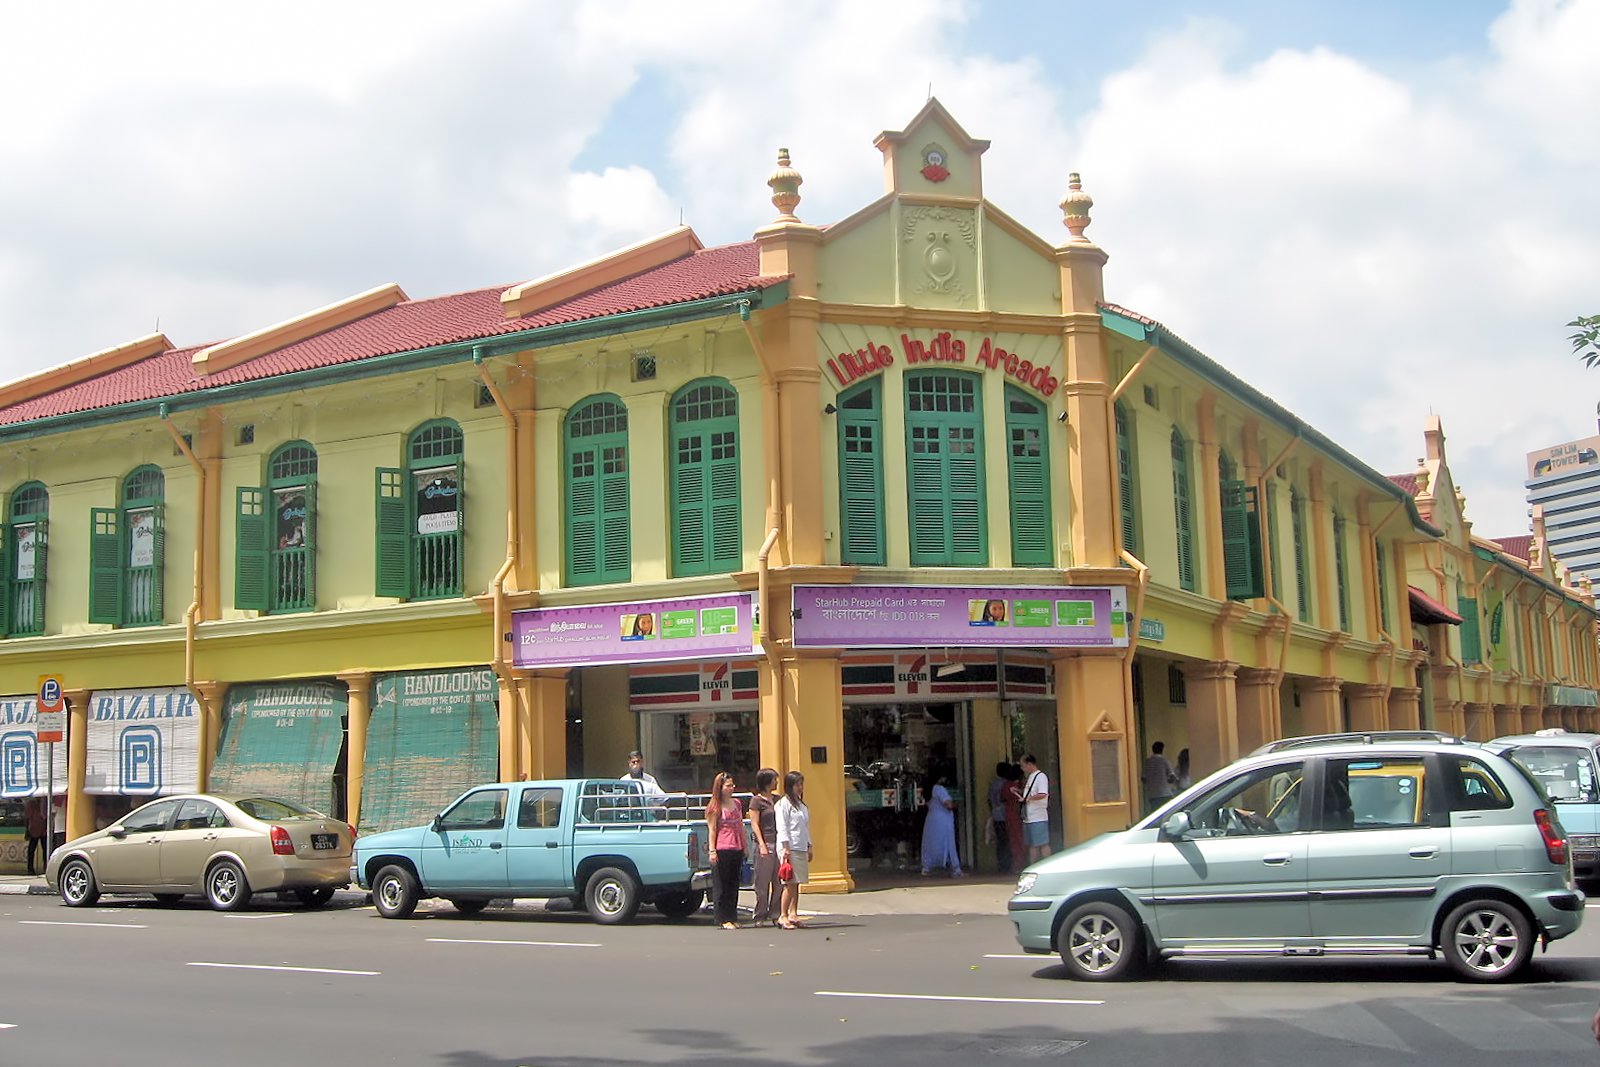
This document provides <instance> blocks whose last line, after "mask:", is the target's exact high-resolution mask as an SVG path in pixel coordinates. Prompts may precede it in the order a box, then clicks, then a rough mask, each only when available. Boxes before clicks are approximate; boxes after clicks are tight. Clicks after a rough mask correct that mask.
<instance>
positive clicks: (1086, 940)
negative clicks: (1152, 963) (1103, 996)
mask: <svg viewBox="0 0 1600 1067" xmlns="http://www.w3.org/2000/svg"><path fill="white" fill-rule="evenodd" d="M1140 940H1141V937H1140V933H1139V924H1138V923H1137V922H1135V921H1134V919H1133V916H1131V915H1129V914H1128V913H1127V912H1126V911H1124V910H1123V909H1122V908H1119V907H1117V906H1116V905H1115V904H1106V903H1103V902H1101V901H1098V900H1096V901H1092V902H1090V903H1088V904H1080V905H1078V906H1077V907H1076V908H1074V909H1072V912H1071V914H1069V915H1068V916H1067V921H1066V922H1064V923H1062V924H1061V932H1060V934H1058V935H1057V945H1058V946H1059V948H1060V949H1061V962H1062V963H1064V964H1066V965H1067V970H1068V971H1070V972H1071V974H1072V977H1074V978H1077V979H1081V980H1083V981H1088V982H1109V981H1112V980H1113V979H1116V978H1123V977H1126V976H1127V975H1128V973H1129V972H1130V971H1132V970H1133V969H1134V968H1135V967H1136V966H1137V965H1138V962H1139V958H1140V953H1141V952H1142V951H1143V949H1142V948H1141V947H1140V944H1139V942H1140Z"/></svg>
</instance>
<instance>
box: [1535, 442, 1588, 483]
mask: <svg viewBox="0 0 1600 1067" xmlns="http://www.w3.org/2000/svg"><path fill="white" fill-rule="evenodd" d="M1596 464H1600V437H1585V438H1584V439H1583V440H1581V441H1568V442H1567V443H1566V444H1564V445H1552V446H1551V447H1549V448H1541V449H1539V451H1537V452H1529V453H1528V480H1529V481H1532V480H1534V479H1535V478H1544V477H1547V476H1549V475H1552V474H1563V473H1567V474H1571V473H1575V472H1576V471H1577V469H1578V468H1579V467H1592V466H1595V465H1596Z"/></svg>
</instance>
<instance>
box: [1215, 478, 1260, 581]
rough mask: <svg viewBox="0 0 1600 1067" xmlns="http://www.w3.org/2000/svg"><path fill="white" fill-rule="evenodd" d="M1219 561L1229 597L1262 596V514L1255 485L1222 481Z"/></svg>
mask: <svg viewBox="0 0 1600 1067" xmlns="http://www.w3.org/2000/svg"><path fill="white" fill-rule="evenodd" d="M1221 489H1222V563H1223V570H1224V572H1225V573H1226V575H1227V584H1228V599H1229V600H1253V599H1255V598H1256V597H1259V596H1264V595H1266V594H1265V590H1264V589H1263V588H1262V583H1261V515H1260V509H1259V507H1258V506H1257V502H1256V490H1255V487H1254V486H1251V485H1246V484H1245V483H1244V482H1242V481H1237V480H1228V481H1224V482H1222V485H1221Z"/></svg>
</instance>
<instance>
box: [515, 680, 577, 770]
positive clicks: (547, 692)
mask: <svg viewBox="0 0 1600 1067" xmlns="http://www.w3.org/2000/svg"><path fill="white" fill-rule="evenodd" d="M526 684H527V688H528V698H529V699H528V716H527V722H528V740H529V742H530V744H531V746H532V751H531V752H530V754H529V761H528V762H527V763H526V764H524V765H523V767H522V770H523V771H524V772H525V773H526V774H527V776H528V777H529V778H531V779H540V778H565V777H566V776H567V672H566V671H564V670H542V671H535V672H534V673H533V676H532V677H530V678H529V679H528V680H527V683H526Z"/></svg>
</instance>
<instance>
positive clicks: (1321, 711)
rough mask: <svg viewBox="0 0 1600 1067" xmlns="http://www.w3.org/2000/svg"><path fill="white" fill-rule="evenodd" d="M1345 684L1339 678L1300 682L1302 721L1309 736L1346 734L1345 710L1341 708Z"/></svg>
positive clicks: (1313, 679) (1303, 680)
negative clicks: (1341, 695) (1341, 697)
mask: <svg viewBox="0 0 1600 1067" xmlns="http://www.w3.org/2000/svg"><path fill="white" fill-rule="evenodd" d="M1343 685H1344V683H1342V682H1341V681H1339V679H1337V678H1305V679H1302V680H1301V682H1300V721H1301V722H1302V723H1304V724H1305V731H1306V733H1307V734H1337V733H1343V732H1344V710H1343V709H1342V708H1341V707H1340V706H1339V696H1340V691H1341V689H1342V688H1343Z"/></svg>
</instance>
